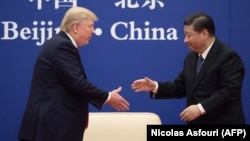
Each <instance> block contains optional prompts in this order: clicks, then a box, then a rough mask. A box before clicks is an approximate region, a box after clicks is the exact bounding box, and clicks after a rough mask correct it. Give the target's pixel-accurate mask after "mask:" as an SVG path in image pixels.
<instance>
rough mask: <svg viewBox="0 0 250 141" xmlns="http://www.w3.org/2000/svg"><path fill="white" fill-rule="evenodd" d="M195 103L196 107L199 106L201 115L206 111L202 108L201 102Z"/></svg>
mask: <svg viewBox="0 0 250 141" xmlns="http://www.w3.org/2000/svg"><path fill="white" fill-rule="evenodd" d="M197 105H198V107H199V110H200V112H201V114H202V115H203V114H205V113H206V111H205V109H204V108H203V106H202V105H201V103H199V104H197Z"/></svg>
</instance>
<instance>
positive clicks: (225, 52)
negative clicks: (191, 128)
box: [131, 12, 245, 124]
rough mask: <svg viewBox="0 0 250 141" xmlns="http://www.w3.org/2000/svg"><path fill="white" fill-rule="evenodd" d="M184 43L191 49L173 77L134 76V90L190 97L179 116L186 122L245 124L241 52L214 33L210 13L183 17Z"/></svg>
mask: <svg viewBox="0 0 250 141" xmlns="http://www.w3.org/2000/svg"><path fill="white" fill-rule="evenodd" d="M184 33H185V39H184V43H185V44H186V45H187V46H188V47H189V49H190V50H191V52H190V53H188V54H187V56H186V58H185V60H184V65H183V70H182V71H181V72H180V73H179V75H178V76H177V78H176V79H175V80H173V81H167V82H157V81H153V80H151V79H150V78H148V77H145V78H142V79H138V80H135V81H134V82H133V83H132V85H131V88H132V89H133V90H134V91H135V92H140V91H149V92H150V94H151V95H150V96H151V98H153V99H171V98H183V97H186V99H187V107H186V108H185V109H184V110H183V111H182V112H181V113H180V118H181V119H182V120H184V121H186V122H187V124H245V118H244V114H243V108H242V100H241V89H242V84H243V79H244V73H245V67H244V64H243V62H242V60H241V58H240V56H239V55H238V54H237V53H236V52H235V51H234V50H233V49H232V48H230V47H229V46H227V45H226V44H224V43H223V42H221V41H220V40H219V39H218V38H217V37H216V36H215V25H214V21H213V19H212V17H211V16H209V15H208V14H206V13H203V12H197V13H193V14H191V15H189V16H187V17H186V19H185V20H184Z"/></svg>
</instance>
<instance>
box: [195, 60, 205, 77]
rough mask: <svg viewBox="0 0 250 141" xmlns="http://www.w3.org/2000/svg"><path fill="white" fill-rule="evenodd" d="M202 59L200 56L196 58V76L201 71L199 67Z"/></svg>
mask: <svg viewBox="0 0 250 141" xmlns="http://www.w3.org/2000/svg"><path fill="white" fill-rule="evenodd" d="M203 61H204V59H203V57H202V56H201V55H199V56H198V59H197V64H196V75H198V73H199V71H200V69H201V66H202V64H203Z"/></svg>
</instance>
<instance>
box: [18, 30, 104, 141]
mask: <svg viewBox="0 0 250 141" xmlns="http://www.w3.org/2000/svg"><path fill="white" fill-rule="evenodd" d="M107 97H108V92H107V91H104V90H102V89H100V88H98V87H96V86H95V85H94V84H92V83H91V82H89V81H88V80H87V79H86V76H85V72H84V68H83V66H82V63H81V58H80V55H79V52H78V50H77V49H76V47H75V46H74V45H73V44H72V42H71V40H70V39H69V38H68V36H67V35H66V34H65V33H64V32H62V31H61V32H59V33H58V34H57V35H55V36H54V37H53V38H52V39H50V40H49V41H48V42H47V43H46V44H45V45H44V47H43V48H42V49H41V52H40V54H39V56H38V58H37V60H36V62H35V66H34V72H33V77H32V83H31V89H30V94H29V99H28V103H27V106H26V109H25V113H24V116H23V120H22V123H21V127H20V132H19V136H18V138H19V139H21V140H31V141H82V138H83V133H84V129H85V124H86V118H87V116H88V103H91V104H93V105H94V106H95V107H96V108H98V109H101V108H102V106H103V104H104V103H105V101H106V99H107Z"/></svg>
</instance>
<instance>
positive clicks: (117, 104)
mask: <svg viewBox="0 0 250 141" xmlns="http://www.w3.org/2000/svg"><path fill="white" fill-rule="evenodd" d="M121 90H122V87H119V88H117V89H115V90H113V91H111V92H110V99H109V101H108V102H107V103H108V104H109V105H110V106H111V107H113V108H114V109H116V110H117V111H127V110H129V103H128V101H127V100H126V99H124V98H123V97H122V96H121V95H120V94H119V93H120V92H121Z"/></svg>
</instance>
